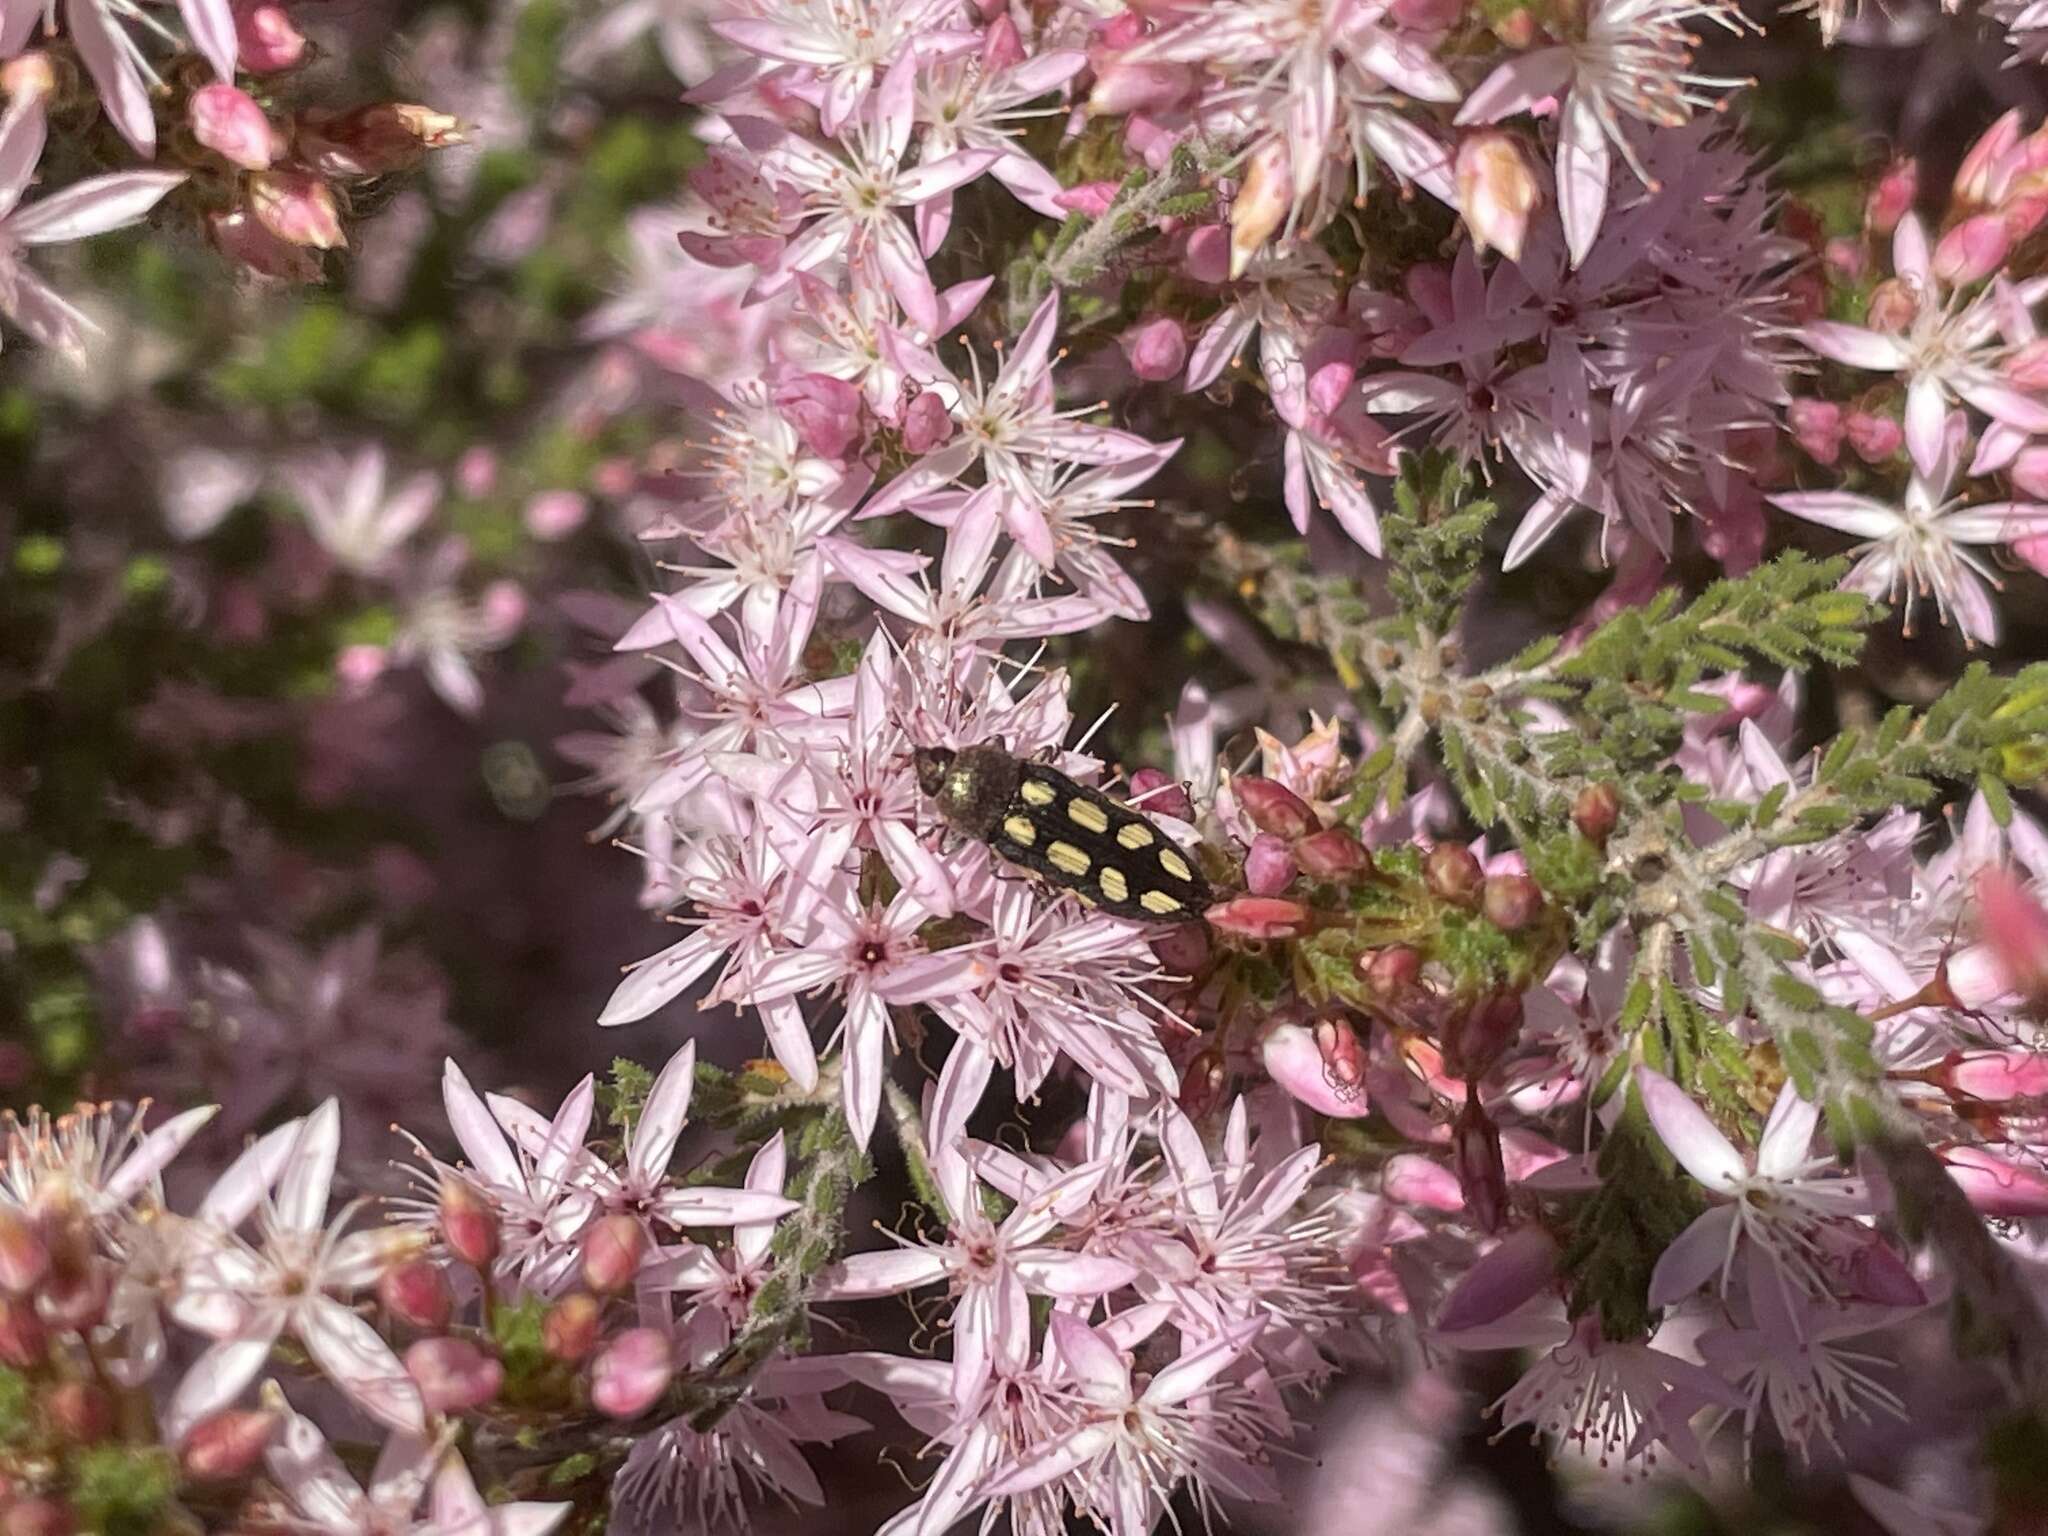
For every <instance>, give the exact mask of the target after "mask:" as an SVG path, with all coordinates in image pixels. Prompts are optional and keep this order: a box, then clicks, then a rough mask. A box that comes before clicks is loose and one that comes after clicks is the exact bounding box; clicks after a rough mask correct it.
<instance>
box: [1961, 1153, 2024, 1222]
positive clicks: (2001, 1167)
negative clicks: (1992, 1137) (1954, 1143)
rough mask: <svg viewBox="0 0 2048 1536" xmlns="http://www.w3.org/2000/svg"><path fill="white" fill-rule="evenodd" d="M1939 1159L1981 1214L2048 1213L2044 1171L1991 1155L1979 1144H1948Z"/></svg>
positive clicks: (2016, 1214) (2018, 1214) (2016, 1215)
mask: <svg viewBox="0 0 2048 1536" xmlns="http://www.w3.org/2000/svg"><path fill="white" fill-rule="evenodd" d="M1941 1160H1942V1161H1943V1162H1945V1163H1947V1164H1948V1176H1949V1177H1950V1178H1952V1179H1954V1180H1955V1181H1956V1183H1957V1184H1959V1185H1960V1186H1962V1191H1963V1193H1964V1195H1966V1196H1967V1197H1968V1198H1969V1201H1970V1204H1971V1205H1972V1206H1974V1207H1975V1208H1976V1209H1977V1210H1978V1211H1979V1212H1981V1213H1982V1214H1983V1215H1986V1216H2008V1217H2021V1216H2048V1174H2043V1173H2042V1172H2040V1170H2038V1169H2035V1168H2028V1167H2023V1166H2021V1165H2019V1164H2017V1163H2009V1162H2007V1161H2005V1160H2004V1159H2003V1158H2000V1157H1994V1156H1993V1155H1992V1154H1991V1153H1989V1152H1986V1151H1985V1150H1984V1149H1983V1148H1982V1147H1950V1148H1948V1149H1947V1150H1946V1151H1944V1152H1943V1153H1942V1154H1941Z"/></svg>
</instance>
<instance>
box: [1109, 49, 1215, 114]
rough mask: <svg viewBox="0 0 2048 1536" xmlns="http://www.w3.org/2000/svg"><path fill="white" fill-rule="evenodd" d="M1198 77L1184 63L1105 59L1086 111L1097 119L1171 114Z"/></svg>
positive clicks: (1192, 88)
mask: <svg viewBox="0 0 2048 1536" xmlns="http://www.w3.org/2000/svg"><path fill="white" fill-rule="evenodd" d="M1198 78H1199V77H1198V76H1197V75H1196V74H1195V71H1194V70H1193V69H1192V68H1191V67H1190V66H1188V65H1186V64H1174V63H1168V62H1165V61H1146V60H1131V59H1125V58H1121V57H1119V58H1110V59H1106V60H1104V61H1103V63H1102V65H1101V67H1100V68H1099V69H1098V70H1097V71H1096V75H1095V84H1094V86H1093V87H1092V88H1091V89H1090V90H1089V92H1088V111H1089V112H1090V114H1092V115H1093V116H1096V117H1128V116H1130V115H1131V114H1132V113H1133V112H1149V113H1159V112H1170V111H1172V110H1173V109H1174V108H1175V107H1177V106H1178V105H1180V103H1181V102H1183V101H1185V100H1186V99H1187V97H1188V96H1189V94H1190V93H1191V92H1192V91H1193V90H1194V88H1195V84H1196V81H1197V79H1198Z"/></svg>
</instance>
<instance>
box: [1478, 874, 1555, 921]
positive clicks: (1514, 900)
mask: <svg viewBox="0 0 2048 1536" xmlns="http://www.w3.org/2000/svg"><path fill="white" fill-rule="evenodd" d="M1479 910H1480V911H1481V912H1482V913H1484V914H1485V915H1486V920H1487V921H1488V922H1489V923H1491V924H1493V926H1494V927H1496V928H1498V929H1499V930H1500V931H1501V932H1502V933H1519V932H1521V931H1522V930H1523V929H1524V928H1526V927H1528V926H1529V925H1530V924H1531V923H1533V922H1535V921H1536V917H1537V914H1538V913H1540V912H1542V910H1543V892H1542V891H1541V890H1540V889H1538V887H1537V885H1536V882H1535V881H1534V880H1531V879H1530V878H1529V877H1528V876H1527V875H1488V876H1487V877H1486V883H1485V885H1484V886H1482V887H1481V888H1480V894H1479Z"/></svg>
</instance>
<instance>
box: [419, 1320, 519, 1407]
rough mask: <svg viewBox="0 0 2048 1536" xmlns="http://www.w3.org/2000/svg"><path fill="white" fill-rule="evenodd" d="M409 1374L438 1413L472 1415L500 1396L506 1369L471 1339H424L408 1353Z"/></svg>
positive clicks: (427, 1403) (430, 1405)
mask: <svg viewBox="0 0 2048 1536" xmlns="http://www.w3.org/2000/svg"><path fill="white" fill-rule="evenodd" d="M405 1373H406V1375H408V1376H410V1377H411V1378H412V1379H413V1382H414V1384H415V1385H416V1386H418V1387H419V1389H420V1397H421V1399H422V1400H424V1401H425V1403H426V1405H427V1406H428V1407H429V1408H431V1409H433V1410H434V1412H436V1413H468V1412H469V1411H470V1410H471V1409H473V1408H481V1407H483V1405H484V1404H485V1403H488V1402H489V1401H490V1400H491V1399H492V1398H494V1397H496V1396H497V1395H498V1389H499V1388H500V1387H502V1386H503V1385H504V1384H505V1367H504V1366H502V1365H500V1364H499V1363H498V1362H497V1361H496V1360H494V1359H492V1358H491V1357H490V1356H489V1355H487V1354H485V1353H484V1352H483V1351H482V1350H480V1349H478V1348H477V1347H476V1346H475V1345H474V1344H472V1343H470V1342H469V1340H467V1339H451V1338H439V1339H421V1340H419V1341H418V1342H417V1343H415V1344H414V1345H413V1346H412V1347H411V1348H410V1349H408V1350H407V1351H406V1352H405Z"/></svg>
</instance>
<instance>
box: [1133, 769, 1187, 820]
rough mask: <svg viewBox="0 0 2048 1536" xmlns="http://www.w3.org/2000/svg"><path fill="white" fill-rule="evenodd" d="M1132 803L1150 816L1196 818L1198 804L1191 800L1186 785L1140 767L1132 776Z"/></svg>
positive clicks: (1152, 770)
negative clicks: (1196, 805)
mask: <svg viewBox="0 0 2048 1536" xmlns="http://www.w3.org/2000/svg"><path fill="white" fill-rule="evenodd" d="M1131 804H1132V805H1133V806H1135V807H1136V808H1137V809H1139V810H1141V811H1143V812H1144V813H1145V814H1146V815H1148V816H1172V817H1176V818H1178V819H1179V820H1181V821H1193V820H1194V819H1195V803H1194V802H1193V801H1192V800H1190V799H1189V798H1188V787H1187V785H1185V784H1183V783H1181V782H1180V781H1179V780H1178V779H1175V778H1173V777H1171V776H1170V775H1168V774H1166V773H1164V772H1162V771H1161V770H1160V769H1157V768H1140V769H1139V770H1138V771H1137V772H1136V773H1134V774H1132V775H1131Z"/></svg>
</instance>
